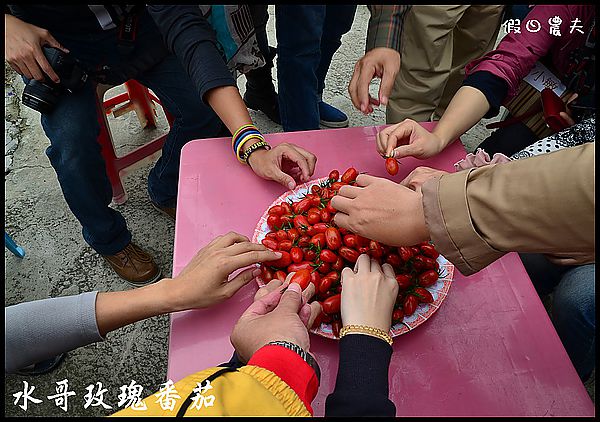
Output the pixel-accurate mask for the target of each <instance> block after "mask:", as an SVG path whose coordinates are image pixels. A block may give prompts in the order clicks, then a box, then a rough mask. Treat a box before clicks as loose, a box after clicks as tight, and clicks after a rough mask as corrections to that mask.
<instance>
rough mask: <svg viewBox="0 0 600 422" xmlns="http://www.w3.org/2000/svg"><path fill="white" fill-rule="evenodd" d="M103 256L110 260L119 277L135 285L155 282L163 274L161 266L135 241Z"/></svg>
mask: <svg viewBox="0 0 600 422" xmlns="http://www.w3.org/2000/svg"><path fill="white" fill-rule="evenodd" d="M102 257H103V258H104V259H106V260H107V261H108V263H109V264H110V266H111V267H112V268H113V270H115V272H116V273H117V275H118V276H119V277H121V278H122V279H123V280H125V281H126V282H128V283H129V284H131V285H132V286H135V287H139V286H144V285H146V284H150V283H154V282H155V281H157V280H158V279H159V278H160V276H161V271H160V268H159V267H158V266H157V265H156V264H155V263H154V261H153V260H152V257H151V256H150V255H149V254H147V253H146V252H144V251H143V250H142V249H140V247H139V246H137V245H135V244H134V243H133V242H130V243H129V245H127V246H126V247H125V249H123V250H122V251H121V252H118V253H116V254H115V255H102Z"/></svg>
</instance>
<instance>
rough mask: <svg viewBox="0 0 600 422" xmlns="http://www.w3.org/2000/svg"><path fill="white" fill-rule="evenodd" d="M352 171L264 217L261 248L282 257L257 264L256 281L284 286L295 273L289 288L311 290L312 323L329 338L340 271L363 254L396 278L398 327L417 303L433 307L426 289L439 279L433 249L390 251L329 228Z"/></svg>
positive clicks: (337, 322)
mask: <svg viewBox="0 0 600 422" xmlns="http://www.w3.org/2000/svg"><path fill="white" fill-rule="evenodd" d="M357 176H358V171H357V170H356V169H355V168H353V167H351V168H349V169H348V170H346V171H345V172H344V173H343V174H342V176H341V178H340V173H339V172H338V171H337V170H333V171H332V172H331V173H329V178H328V180H327V181H326V182H324V183H322V184H321V185H313V186H312V187H311V190H310V193H308V194H307V195H306V196H305V197H304V198H302V199H301V200H300V201H298V202H289V203H288V202H282V203H281V204H279V205H275V206H273V207H271V208H270V209H269V211H268V215H269V216H268V217H267V224H268V226H269V229H270V231H269V233H267V235H266V237H265V238H264V239H263V241H262V244H263V245H265V246H266V247H267V248H269V249H272V250H274V251H279V252H281V254H282V256H281V258H279V259H278V260H276V261H269V262H267V263H263V265H262V266H261V271H262V272H261V278H262V279H263V281H264V282H265V283H268V282H269V281H271V280H272V279H275V278H276V279H279V280H281V281H284V280H285V278H286V276H287V274H288V273H291V272H295V274H294V276H293V277H292V280H291V282H292V283H298V284H299V285H300V286H301V287H302V289H304V288H306V287H307V286H308V283H311V282H312V283H313V284H314V285H315V289H316V294H315V300H318V301H319V302H320V303H321V306H322V309H323V312H322V313H321V315H319V316H318V317H317V319H316V321H315V325H318V324H320V323H321V322H325V323H331V324H332V328H333V333H334V334H335V336H336V337H338V336H339V330H340V329H341V326H342V324H341V316H340V301H341V292H342V284H341V280H340V274H341V271H342V269H343V268H344V267H351V268H353V267H354V263H355V262H356V260H357V259H358V257H359V256H360V255H361V254H363V253H366V254H368V255H369V256H371V257H372V258H374V259H376V260H377V261H378V262H379V263H380V264H383V263H386V262H387V263H388V264H390V265H391V266H392V267H393V268H394V271H395V273H396V281H397V282H398V286H399V291H398V298H397V299H396V305H395V308H394V313H393V315H392V319H393V322H394V323H397V322H401V321H402V320H403V319H404V317H405V316H410V315H412V314H413V313H414V312H415V309H416V308H417V306H418V305H419V303H421V302H425V303H430V302H433V297H432V296H431V293H430V292H429V291H428V290H427V289H426V287H429V286H431V285H432V284H434V283H435V282H436V281H437V279H438V278H439V264H438V263H437V261H436V258H437V257H438V255H439V253H438V252H437V251H436V250H435V248H434V247H433V245H431V244H429V243H427V242H423V243H420V244H418V245H414V246H401V247H392V246H387V245H384V244H382V243H380V242H377V241H375V240H370V239H367V238H365V237H362V236H360V235H358V234H354V233H352V232H350V231H348V230H346V229H344V228H342V227H337V226H336V225H335V223H334V222H333V216H334V215H335V213H336V210H335V209H334V208H333V207H332V206H331V202H330V201H331V198H332V197H333V196H335V194H336V193H337V191H338V189H339V188H341V187H342V186H344V185H354V184H355V183H356V177H357Z"/></svg>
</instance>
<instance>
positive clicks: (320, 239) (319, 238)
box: [310, 233, 326, 248]
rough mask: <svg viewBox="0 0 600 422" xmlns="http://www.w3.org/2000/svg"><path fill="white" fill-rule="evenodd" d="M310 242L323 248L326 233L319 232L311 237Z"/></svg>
mask: <svg viewBox="0 0 600 422" xmlns="http://www.w3.org/2000/svg"><path fill="white" fill-rule="evenodd" d="M310 243H311V244H313V245H315V246H319V247H321V248H323V247H325V243H326V242H325V233H317V234H315V235H314V236H313V237H312V238H311V239H310Z"/></svg>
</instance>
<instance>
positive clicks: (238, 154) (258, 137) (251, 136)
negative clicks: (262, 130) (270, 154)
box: [235, 134, 266, 163]
mask: <svg viewBox="0 0 600 422" xmlns="http://www.w3.org/2000/svg"><path fill="white" fill-rule="evenodd" d="M253 139H254V140H257V141H259V142H265V143H266V141H265V138H263V137H262V135H256V134H249V135H247V136H245V137H244V138H242V140H241V141H240V142H239V143H238V146H237V148H236V151H235V155H236V157H237V159H238V161H239V162H240V163H244V160H243V158H242V155H243V154H242V149H243V147H244V145H245V144H246V143H247V142H248V141H250V140H253Z"/></svg>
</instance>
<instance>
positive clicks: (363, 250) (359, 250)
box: [358, 246, 369, 255]
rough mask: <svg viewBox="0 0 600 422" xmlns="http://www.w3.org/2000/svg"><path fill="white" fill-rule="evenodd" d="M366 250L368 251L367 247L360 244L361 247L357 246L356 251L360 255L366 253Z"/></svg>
mask: <svg viewBox="0 0 600 422" xmlns="http://www.w3.org/2000/svg"><path fill="white" fill-rule="evenodd" d="M367 252H369V248H367V247H366V246H361V247H359V248H358V253H359V254H360V255H362V254H364V253H367Z"/></svg>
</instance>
